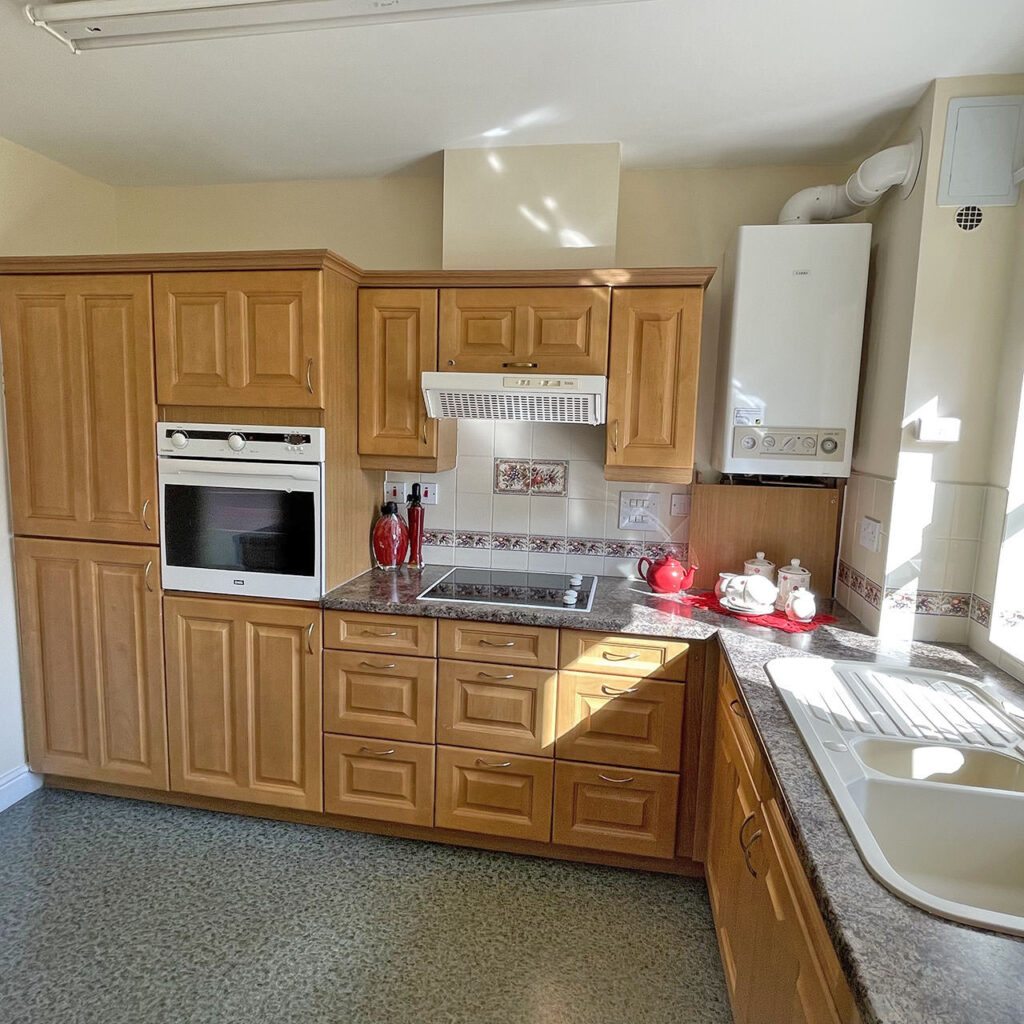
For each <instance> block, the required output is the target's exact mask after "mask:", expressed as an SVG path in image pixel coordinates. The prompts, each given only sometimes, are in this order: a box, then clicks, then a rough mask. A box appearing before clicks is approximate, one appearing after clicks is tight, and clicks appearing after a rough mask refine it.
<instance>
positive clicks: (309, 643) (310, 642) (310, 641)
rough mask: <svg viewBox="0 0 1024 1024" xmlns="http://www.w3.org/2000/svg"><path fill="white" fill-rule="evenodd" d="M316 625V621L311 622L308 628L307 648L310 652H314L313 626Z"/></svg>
mask: <svg viewBox="0 0 1024 1024" xmlns="http://www.w3.org/2000/svg"><path fill="white" fill-rule="evenodd" d="M315 626H316V623H315V622H311V623H310V624H309V627H308V628H307V630H306V650H307V651H309V653H310V654H312V653H313V628H314V627H315Z"/></svg>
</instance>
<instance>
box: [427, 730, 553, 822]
mask: <svg viewBox="0 0 1024 1024" xmlns="http://www.w3.org/2000/svg"><path fill="white" fill-rule="evenodd" d="M553 780H554V763H553V762H552V761H551V760H549V759H548V758H544V757H524V756H521V755H518V754H503V753H498V752H496V751H493V750H472V749H468V748H463V747H444V746H439V747H438V748H437V782H436V790H435V807H434V824H435V825H437V826H438V827H439V828H455V829H462V830H463V831H466V832H483V833H485V834H487V835H492V836H508V837H510V838H514V839H533V840H536V841H538V842H547V841H548V840H550V839H551V793H552V784H553Z"/></svg>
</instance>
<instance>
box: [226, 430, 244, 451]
mask: <svg viewBox="0 0 1024 1024" xmlns="http://www.w3.org/2000/svg"><path fill="white" fill-rule="evenodd" d="M228 447H229V448H230V449H231V450H232V451H233V452H240V451H241V450H242V449H243V448H244V447H245V438H244V437H242V435H241V434H228Z"/></svg>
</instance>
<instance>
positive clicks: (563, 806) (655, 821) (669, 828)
mask: <svg viewBox="0 0 1024 1024" xmlns="http://www.w3.org/2000/svg"><path fill="white" fill-rule="evenodd" d="M678 802H679V776H678V775H672V774H668V773H665V772H643V771H636V770H635V769H623V768H618V767H612V766H610V765H589V764H572V763H570V762H567V761H556V762H555V804H554V819H553V823H552V830H551V841H552V842H555V843H562V844H564V845H566V846H584V847H588V848H590V849H593V850H612V851H614V852H616V853H633V854H638V855H639V856H641V857H671V856H673V854H674V852H675V842H676V808H677V805H678Z"/></svg>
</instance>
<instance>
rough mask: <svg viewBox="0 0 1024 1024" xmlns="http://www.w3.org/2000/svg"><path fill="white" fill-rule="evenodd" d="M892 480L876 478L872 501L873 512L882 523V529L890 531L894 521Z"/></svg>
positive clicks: (886, 531)
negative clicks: (890, 525) (890, 524)
mask: <svg viewBox="0 0 1024 1024" xmlns="http://www.w3.org/2000/svg"><path fill="white" fill-rule="evenodd" d="M892 496H893V481H892V480H880V479H876V480H875V488H874V497H873V499H872V502H871V514H872V515H873V516H874V517H875V519H878V520H879V521H880V522H881V523H882V530H883V531H884V532H885V533H888V532H889V523H890V522H891V521H892Z"/></svg>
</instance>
